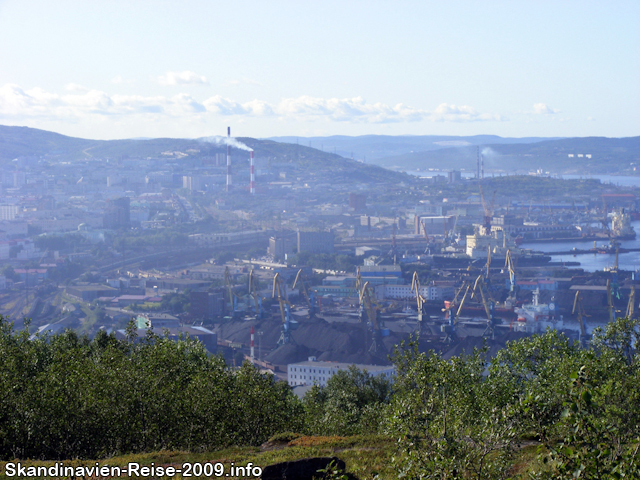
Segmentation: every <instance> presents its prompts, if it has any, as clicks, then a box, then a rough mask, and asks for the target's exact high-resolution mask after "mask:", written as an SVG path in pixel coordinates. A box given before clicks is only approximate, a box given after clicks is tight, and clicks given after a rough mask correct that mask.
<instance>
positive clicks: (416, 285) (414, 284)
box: [411, 272, 425, 338]
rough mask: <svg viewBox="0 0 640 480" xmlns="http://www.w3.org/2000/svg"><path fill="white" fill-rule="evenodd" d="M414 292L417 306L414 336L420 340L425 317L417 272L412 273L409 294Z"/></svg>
mask: <svg viewBox="0 0 640 480" xmlns="http://www.w3.org/2000/svg"><path fill="white" fill-rule="evenodd" d="M414 291H415V292H416V304H417V305H418V323H417V324H416V336H417V337H418V338H420V335H422V325H423V323H422V322H423V320H424V316H425V311H424V310H425V309H424V302H425V300H424V297H423V296H422V294H421V293H420V278H419V277H418V272H413V279H412V280H411V293H413V292H414Z"/></svg>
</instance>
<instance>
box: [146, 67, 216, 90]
mask: <svg viewBox="0 0 640 480" xmlns="http://www.w3.org/2000/svg"><path fill="white" fill-rule="evenodd" d="M157 81H158V83H159V84H160V85H164V86H174V85H207V84H208V83H209V82H208V81H207V79H206V77H204V76H202V75H198V74H197V73H194V72H191V71H189V70H185V71H184V72H166V73H165V74H164V75H160V76H159V77H158V78H157Z"/></svg>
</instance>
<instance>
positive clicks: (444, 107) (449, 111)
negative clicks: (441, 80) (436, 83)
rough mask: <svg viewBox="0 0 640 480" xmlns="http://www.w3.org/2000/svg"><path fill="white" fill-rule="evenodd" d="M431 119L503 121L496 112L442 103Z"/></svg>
mask: <svg viewBox="0 0 640 480" xmlns="http://www.w3.org/2000/svg"><path fill="white" fill-rule="evenodd" d="M431 119H432V120H435V121H438V122H482V121H490V120H493V121H503V120H504V118H503V117H502V116H501V115H497V114H495V113H478V112H477V111H476V110H475V109H474V108H473V107H470V106H468V105H460V106H456V105H449V104H447V103H441V104H440V105H438V108H436V109H435V111H434V112H433V114H432V115H431Z"/></svg>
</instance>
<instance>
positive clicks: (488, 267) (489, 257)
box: [485, 245, 491, 281]
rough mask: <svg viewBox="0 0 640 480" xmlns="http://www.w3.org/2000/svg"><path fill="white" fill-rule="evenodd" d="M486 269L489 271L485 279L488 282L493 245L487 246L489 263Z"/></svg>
mask: <svg viewBox="0 0 640 480" xmlns="http://www.w3.org/2000/svg"><path fill="white" fill-rule="evenodd" d="M485 268H486V269H487V273H486V274H485V278H486V279H487V281H488V280H489V269H490V268H491V245H488V246H487V263H486V264H485Z"/></svg>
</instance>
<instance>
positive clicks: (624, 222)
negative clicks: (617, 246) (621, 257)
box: [611, 208, 636, 240]
mask: <svg viewBox="0 0 640 480" xmlns="http://www.w3.org/2000/svg"><path fill="white" fill-rule="evenodd" d="M611 238H613V239H616V240H635V238H636V231H635V230H634V229H633V226H632V225H631V215H630V214H629V213H627V212H626V211H625V209H624V208H623V209H620V210H618V211H617V212H615V213H614V214H613V216H612V217H611Z"/></svg>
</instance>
